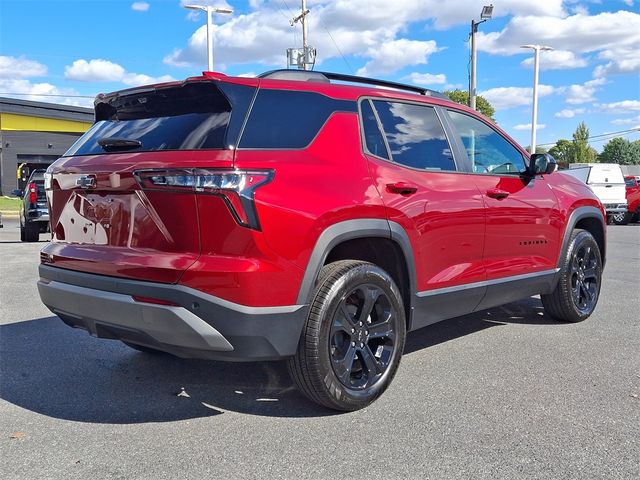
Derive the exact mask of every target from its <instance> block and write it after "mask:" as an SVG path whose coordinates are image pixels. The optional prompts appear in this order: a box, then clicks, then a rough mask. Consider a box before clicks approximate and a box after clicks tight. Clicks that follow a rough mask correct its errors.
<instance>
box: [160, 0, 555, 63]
mask: <svg viewBox="0 0 640 480" xmlns="http://www.w3.org/2000/svg"><path fill="white" fill-rule="evenodd" d="M189 1H191V0H182V3H183V4H184V3H187V2H189ZM211 2H212V3H218V2H216V1H215V0H211ZM257 3H259V2H252V6H257ZM287 5H288V6H289V7H291V9H293V10H289V9H287V8H283V4H282V2H279V1H271V2H264V3H263V4H262V7H261V8H260V10H259V11H251V12H250V13H247V14H234V15H233V16H228V15H227V16H220V17H219V18H218V19H217V21H216V28H215V29H214V37H215V38H214V45H215V52H214V61H215V65H216V69H221V65H224V64H229V63H233V64H241V63H259V64H262V65H269V66H284V65H285V51H286V49H287V48H288V47H293V46H296V45H298V44H299V40H300V25H299V24H297V25H296V27H294V28H291V27H290V26H289V24H288V22H287V21H285V19H284V18H283V15H284V16H287V15H295V14H296V12H297V11H298V9H297V7H298V5H299V4H295V3H291V2H289V3H287ZM308 5H309V8H310V10H311V13H310V14H309V16H308V21H309V34H310V39H311V45H312V46H314V47H316V48H317V49H318V60H317V61H318V65H319V64H321V63H322V62H324V61H326V60H328V59H330V58H340V56H341V54H342V55H345V56H349V55H356V56H361V57H365V58H369V59H370V64H368V65H367V66H366V67H365V71H366V72H381V73H383V72H389V71H392V70H393V69H396V70H397V69H399V68H403V67H405V66H407V65H415V64H420V63H425V62H426V60H427V57H428V54H427V55H426V56H425V54H424V51H418V52H416V51H415V50H414V49H411V52H403V51H397V52H391V51H389V48H388V47H387V48H385V47H386V46H388V45H389V44H390V43H393V42H410V40H403V39H401V38H399V37H401V35H402V34H403V33H405V32H406V29H407V26H408V25H409V24H410V23H415V22H420V23H422V24H424V23H425V22H429V21H431V22H433V25H434V26H435V28H437V29H444V28H448V27H450V26H452V25H458V24H466V23H468V21H469V18H470V16H469V15H470V14H469V12H475V11H477V13H478V14H479V13H480V10H481V7H482V5H481V4H480V3H479V2H478V1H477V0H458V1H456V2H442V1H440V0H420V1H415V0H394V1H393V2H390V1H389V0H310V1H309V2H308ZM512 14H517V15H542V16H545V17H546V16H562V15H564V14H565V12H564V10H563V8H562V0H548V1H544V2H531V1H530V0H503V1H501V2H500V4H499V5H496V7H495V8H494V11H493V15H494V17H495V18H497V17H503V16H506V15H512ZM327 30H328V31H330V32H331V36H330V35H329V34H328V33H327ZM294 32H297V34H298V35H297V41H294V40H295V39H294ZM336 45H337V46H336ZM397 45H400V46H401V45H402V43H398V44H397ZM383 50H384V52H382V51H383ZM363 52H364V53H363ZM412 55H417V58H416V57H415V56H412ZM164 61H165V63H167V64H170V65H174V66H180V67H186V66H190V67H191V66H200V67H201V66H204V65H206V29H205V28H204V27H203V26H200V27H199V28H198V29H197V30H196V31H195V32H194V33H193V34H192V35H191V37H190V38H189V40H188V42H187V45H186V46H185V47H184V48H176V49H174V50H173V52H171V53H169V54H168V55H166V56H165V58H164Z"/></svg>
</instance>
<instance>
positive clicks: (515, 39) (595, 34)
mask: <svg viewBox="0 0 640 480" xmlns="http://www.w3.org/2000/svg"><path fill="white" fill-rule="evenodd" d="M539 3H544V2H539ZM477 41H478V49H479V50H482V51H485V52H488V53H492V54H498V55H514V54H517V53H523V52H524V51H523V50H522V49H521V48H520V46H521V45H525V44H531V43H534V44H535V43H537V44H541V45H548V46H550V47H555V48H561V49H562V50H563V51H569V52H573V53H574V54H584V53H591V52H600V58H602V59H608V60H610V64H611V65H609V66H608V67H607V69H608V70H611V71H614V70H621V71H629V69H632V68H637V66H638V62H639V60H638V55H639V54H638V44H640V15H639V14H637V13H634V12H629V11H624V10H620V11H618V12H603V13H599V14H597V15H584V14H576V15H571V16H568V17H564V18H561V17H557V16H556V17H550V16H548V17H541V16H533V15H531V16H515V17H513V18H512V19H511V20H510V21H509V23H508V24H507V26H506V27H505V28H504V29H503V30H502V31H500V32H489V33H484V32H479V33H478V36H477ZM547 53H550V52H543V53H542V55H546V54H547Z"/></svg>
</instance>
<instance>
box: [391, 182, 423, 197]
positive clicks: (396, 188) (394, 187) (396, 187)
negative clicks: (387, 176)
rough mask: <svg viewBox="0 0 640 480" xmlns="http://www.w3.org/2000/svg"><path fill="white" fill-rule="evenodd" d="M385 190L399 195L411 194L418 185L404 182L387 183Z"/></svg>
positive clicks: (415, 190)
mask: <svg viewBox="0 0 640 480" xmlns="http://www.w3.org/2000/svg"><path fill="white" fill-rule="evenodd" d="M387 191H389V192H391V193H399V194H400V195H413V194H414V193H416V192H417V191H418V187H415V186H413V185H411V184H409V183H404V182H396V183H387Z"/></svg>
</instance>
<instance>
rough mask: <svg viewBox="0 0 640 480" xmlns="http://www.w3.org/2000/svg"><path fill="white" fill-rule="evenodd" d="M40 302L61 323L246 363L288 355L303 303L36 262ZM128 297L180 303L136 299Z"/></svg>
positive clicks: (302, 314)
mask: <svg viewBox="0 0 640 480" xmlns="http://www.w3.org/2000/svg"><path fill="white" fill-rule="evenodd" d="M39 273H40V280H39V281H38V291H39V293H40V298H41V300H42V302H43V303H44V304H45V305H46V306H47V308H49V310H51V311H52V312H53V313H55V314H56V315H58V316H59V317H60V318H61V319H62V320H63V321H64V322H65V323H66V324H67V325H70V326H72V327H75V328H81V329H84V330H87V331H88V332H89V333H90V334H91V335H93V336H95V337H100V338H112V339H117V340H123V341H126V342H130V343H135V344H139V345H144V346H148V347H151V348H155V349H158V350H161V351H165V352H168V353H171V354H174V355H176V356H179V357H184V358H205V359H213V360H230V361H253V360H276V359H280V358H285V357H289V356H292V355H293V354H294V353H295V351H296V349H297V346H298V340H299V338H300V333H301V331H302V326H303V324H304V318H305V313H306V308H305V306H304V305H291V306H283V307H247V306H244V305H239V304H236V303H232V302H229V301H226V300H223V299H221V298H218V297H214V296H212V295H208V294H206V293H203V292H200V291H198V290H194V289H191V288H188V287H185V286H182V285H170V284H161V283H152V282H140V281H135V280H127V279H120V278H114V277H105V276H101V275H94V274H87V273H82V272H75V271H71V270H65V269H61V268H56V267H50V266H47V265H40V269H39ZM132 295H136V296H143V297H149V298H153V299H158V300H164V301H168V302H172V303H175V304H177V305H179V306H169V305H160V304H155V303H147V302H138V301H136V300H134V299H133V298H132Z"/></svg>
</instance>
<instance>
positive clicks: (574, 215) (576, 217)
mask: <svg viewBox="0 0 640 480" xmlns="http://www.w3.org/2000/svg"><path fill="white" fill-rule="evenodd" d="M588 218H593V219H595V220H597V221H599V222H600V226H601V227H602V232H603V246H604V247H605V248H604V249H603V251H602V252H600V255H601V259H602V266H603V267H604V264H605V257H606V241H607V235H606V232H607V227H606V221H605V219H604V218H603V216H602V212H601V211H600V210H598V209H597V208H596V207H589V206H584V207H578V208H576V209H575V210H573V211H572V212H571V214H570V215H569V218H568V220H567V224H566V225H565V229H564V235H563V238H562V247H561V249H560V255H559V256H558V262H557V266H558V267H560V266H561V263H562V259H563V258H564V255H565V253H566V252H567V249H568V248H569V241H570V240H571V232H572V231H573V230H574V229H575V228H576V225H577V224H578V222H579V221H580V220H584V219H588Z"/></svg>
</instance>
